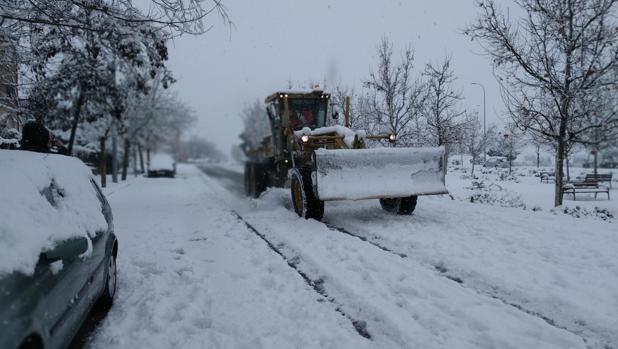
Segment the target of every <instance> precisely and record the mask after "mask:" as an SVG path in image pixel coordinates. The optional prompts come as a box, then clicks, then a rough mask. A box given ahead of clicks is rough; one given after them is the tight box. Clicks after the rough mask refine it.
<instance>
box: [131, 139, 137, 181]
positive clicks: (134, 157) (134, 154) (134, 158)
mask: <svg viewBox="0 0 618 349" xmlns="http://www.w3.org/2000/svg"><path fill="white" fill-rule="evenodd" d="M131 165H132V168H133V175H134V176H136V177H137V147H136V146H135V145H133V146H132V147H131Z"/></svg>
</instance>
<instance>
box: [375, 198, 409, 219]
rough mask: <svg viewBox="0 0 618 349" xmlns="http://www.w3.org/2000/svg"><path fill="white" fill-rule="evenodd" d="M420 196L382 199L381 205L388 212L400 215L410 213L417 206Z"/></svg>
mask: <svg viewBox="0 0 618 349" xmlns="http://www.w3.org/2000/svg"><path fill="white" fill-rule="evenodd" d="M417 200H418V197H417V196H416V195H414V196H409V197H404V198H392V199H380V206H382V209H383V210H384V211H387V212H391V213H396V214H399V215H410V214H412V212H414V209H415V208H416V202H417Z"/></svg>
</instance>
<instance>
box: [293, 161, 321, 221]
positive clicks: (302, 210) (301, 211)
mask: <svg viewBox="0 0 618 349" xmlns="http://www.w3.org/2000/svg"><path fill="white" fill-rule="evenodd" d="M290 184H291V185H290V189H291V192H292V203H293V204H294V211H295V212H296V213H297V214H298V215H299V216H300V217H303V218H305V219H309V218H313V219H315V220H320V219H322V217H323V216H324V201H320V200H319V199H318V198H317V197H316V196H315V194H314V193H313V185H312V183H311V175H310V174H309V172H308V171H302V172H301V171H299V170H294V173H293V174H292V180H291V183H290Z"/></svg>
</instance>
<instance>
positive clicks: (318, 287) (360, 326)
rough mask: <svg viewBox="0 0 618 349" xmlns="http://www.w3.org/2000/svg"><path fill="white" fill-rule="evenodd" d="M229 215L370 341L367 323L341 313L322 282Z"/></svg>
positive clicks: (244, 221) (251, 227)
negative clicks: (262, 242)
mask: <svg viewBox="0 0 618 349" xmlns="http://www.w3.org/2000/svg"><path fill="white" fill-rule="evenodd" d="M231 213H232V214H233V215H234V216H235V217H236V218H237V219H238V221H239V222H242V223H244V225H245V226H246V227H247V229H248V230H249V231H251V232H252V233H254V234H255V235H257V236H258V237H259V238H260V239H262V240H263V241H264V242H265V243H266V245H267V246H268V247H269V248H270V249H271V250H272V251H273V252H275V253H276V254H278V255H279V256H280V257H281V258H282V259H283V260H284V261H285V262H286V263H287V265H288V266H289V267H290V268H292V269H294V271H296V273H298V275H300V277H302V278H303V280H304V281H305V282H306V283H307V285H309V286H311V288H312V289H313V290H314V291H315V292H316V293H318V294H319V295H320V296H322V297H324V299H326V300H327V301H329V302H330V303H332V304H333V305H335V311H337V312H338V313H339V314H341V315H343V316H344V317H345V318H346V319H348V320H349V321H350V322H351V323H352V326H353V327H354V329H355V330H356V332H358V334H359V335H361V336H362V337H365V338H367V339H372V337H371V334H370V333H369V331H368V330H367V322H366V321H364V320H358V319H355V318H353V317H352V316H351V315H350V314H347V313H346V312H345V311H343V309H341V308H342V306H341V304H339V303H338V302H337V300H336V299H334V298H333V297H330V296H329V295H328V293H327V292H326V290H325V289H324V285H323V282H324V280H322V279H317V280H313V279H311V278H310V277H309V275H307V273H305V272H303V271H302V270H301V269H300V268H298V266H297V264H296V263H295V262H294V261H293V260H290V259H289V258H288V257H286V256H285V254H283V252H281V249H280V248H278V247H277V246H275V245H274V244H273V243H272V242H271V241H270V240H268V238H267V237H266V236H265V235H264V234H262V233H260V232H259V231H258V230H257V229H256V228H255V227H254V226H253V225H251V224H250V223H249V222H247V221H246V220H245V219H244V218H243V217H242V216H241V215H240V214H238V212H236V211H234V210H231Z"/></svg>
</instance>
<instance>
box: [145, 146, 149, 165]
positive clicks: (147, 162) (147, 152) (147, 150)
mask: <svg viewBox="0 0 618 349" xmlns="http://www.w3.org/2000/svg"><path fill="white" fill-rule="evenodd" d="M146 164H150V148H146Z"/></svg>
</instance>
